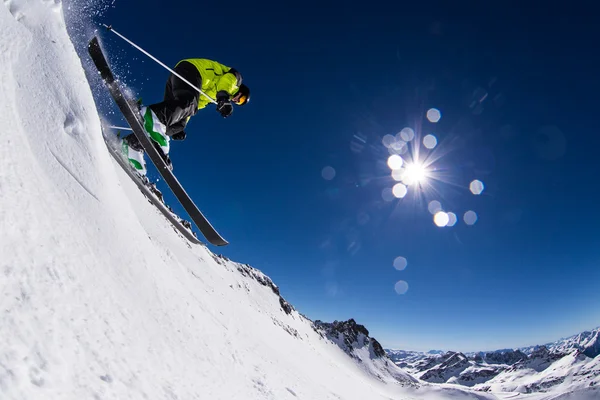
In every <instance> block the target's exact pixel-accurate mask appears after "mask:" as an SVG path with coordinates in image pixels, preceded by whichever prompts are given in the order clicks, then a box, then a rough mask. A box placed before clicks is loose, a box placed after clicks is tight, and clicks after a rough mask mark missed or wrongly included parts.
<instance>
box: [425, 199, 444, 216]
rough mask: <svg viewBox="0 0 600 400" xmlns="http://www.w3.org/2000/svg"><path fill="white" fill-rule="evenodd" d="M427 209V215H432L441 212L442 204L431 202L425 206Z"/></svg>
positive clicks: (435, 201)
mask: <svg viewBox="0 0 600 400" xmlns="http://www.w3.org/2000/svg"><path fill="white" fill-rule="evenodd" d="M427 209H428V210H429V213H430V214H432V215H433V214H435V213H438V212H440V211H442V203H440V202H439V201H437V200H431V201H430V202H429V204H428V205H427Z"/></svg>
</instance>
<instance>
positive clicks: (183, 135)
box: [171, 131, 187, 140]
mask: <svg viewBox="0 0 600 400" xmlns="http://www.w3.org/2000/svg"><path fill="white" fill-rule="evenodd" d="M186 136H187V134H186V133H185V131H179V132H177V133H176V134H174V135H172V136H171V139H173V140H185V138H186Z"/></svg>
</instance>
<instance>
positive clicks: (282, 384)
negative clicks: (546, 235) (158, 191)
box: [0, 0, 496, 400]
mask: <svg viewBox="0 0 600 400" xmlns="http://www.w3.org/2000/svg"><path fill="white" fill-rule="evenodd" d="M0 26H1V27H2V28H1V29H0V126H2V128H3V129H2V130H0V136H1V139H2V142H3V144H4V145H3V146H1V147H0V224H1V230H0V254H1V256H0V299H1V300H0V310H1V314H0V338H1V340H0V398H2V399H297V398H298V399H336V400H339V399H373V400H377V399H425V398H426V399H446V398H451V399H494V398H496V397H495V396H493V395H490V394H485V393H475V392H471V391H468V390H462V389H455V388H450V387H443V386H439V387H438V386H433V385H429V384H426V383H422V382H421V383H418V384H417V385H415V384H414V383H411V384H408V383H407V382H406V380H403V377H406V375H405V374H403V373H402V372H401V371H399V370H398V372H397V377H398V379H396V380H394V381H391V380H389V379H386V380H382V379H378V378H377V377H376V376H375V375H373V374H372V373H369V371H372V370H373V368H377V365H375V364H374V365H373V366H370V367H369V368H366V369H365V368H362V367H361V366H359V364H360V363H361V362H363V361H359V360H356V359H354V358H351V357H349V356H348V355H347V354H346V353H344V351H342V350H341V349H340V348H339V347H338V346H337V345H335V344H334V343H332V342H331V341H330V340H328V339H327V338H324V337H322V336H321V334H319V333H318V332H317V331H315V329H313V325H312V322H311V321H309V320H307V319H306V318H304V317H303V316H301V315H300V314H299V313H298V312H297V311H295V310H294V309H293V308H291V307H286V304H287V303H285V302H284V301H282V298H281V297H280V296H279V294H278V290H277V288H276V286H275V285H273V284H272V282H271V283H269V282H270V280H268V278H267V277H265V276H264V275H263V274H261V273H260V272H259V271H258V270H255V269H253V268H251V267H249V266H246V265H243V264H238V263H235V262H232V261H229V260H227V259H225V258H223V257H219V256H217V255H214V254H212V253H211V252H210V251H209V250H208V249H207V248H205V247H203V246H192V245H190V244H188V242H186V241H185V239H183V238H182V237H180V236H179V235H178V234H177V233H176V232H175V231H174V230H173V229H172V227H171V226H170V225H169V223H168V222H167V221H166V220H165V218H163V217H162V215H161V214H159V213H158V212H157V211H156V210H155V209H154V208H153V206H152V205H150V204H149V203H148V202H147V200H146V199H145V198H144V197H143V196H142V195H141V194H140V192H139V191H138V190H137V188H136V187H135V185H134V184H133V183H132V182H131V181H130V180H129V178H128V177H127V176H126V174H125V173H124V172H123V171H122V170H120V169H119V167H118V165H117V164H116V163H115V162H114V161H113V160H112V159H111V158H110V156H109V154H108V153H107V150H106V148H105V145H104V143H103V140H102V136H101V129H100V119H99V116H98V114H97V112H96V106H95V103H94V100H93V97H92V94H91V91H90V88H89V85H88V82H87V81H86V77H85V74H84V71H83V68H82V64H81V61H80V60H79V58H78V57H77V54H76V52H75V49H74V48H73V45H72V43H71V41H70V40H69V37H68V35H67V31H66V28H65V23H64V18H63V13H62V4H61V3H60V1H59V0H4V4H3V6H0ZM364 362H369V361H368V360H367V359H365V361H364ZM388 372H389V371H388ZM386 376H388V377H389V376H392V374H390V373H388V374H387V375H386Z"/></svg>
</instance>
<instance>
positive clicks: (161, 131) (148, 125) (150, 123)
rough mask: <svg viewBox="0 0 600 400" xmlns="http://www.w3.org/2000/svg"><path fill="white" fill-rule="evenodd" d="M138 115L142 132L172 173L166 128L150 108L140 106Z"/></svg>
mask: <svg viewBox="0 0 600 400" xmlns="http://www.w3.org/2000/svg"><path fill="white" fill-rule="evenodd" d="M140 114H141V116H142V119H143V123H144V130H145V131H146V133H147V134H148V137H150V139H151V141H152V144H153V145H154V147H155V148H156V150H157V151H158V154H160V156H161V157H162V159H163V161H164V162H165V164H167V167H168V168H169V169H170V170H171V171H172V170H173V164H172V163H171V158H170V157H169V136H168V135H167V127H166V126H165V124H163V123H162V122H161V121H160V120H159V119H158V117H157V116H156V114H154V111H152V109H151V108H150V107H146V106H142V107H141V108H140Z"/></svg>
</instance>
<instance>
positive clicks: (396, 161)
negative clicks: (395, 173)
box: [387, 154, 404, 170]
mask: <svg viewBox="0 0 600 400" xmlns="http://www.w3.org/2000/svg"><path fill="white" fill-rule="evenodd" d="M402 164H404V160H402V157H400V156H399V155H398V154H392V155H391V156H390V157H389V158H388V160H387V165H388V167H390V169H391V170H397V169H400V168H402Z"/></svg>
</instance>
